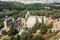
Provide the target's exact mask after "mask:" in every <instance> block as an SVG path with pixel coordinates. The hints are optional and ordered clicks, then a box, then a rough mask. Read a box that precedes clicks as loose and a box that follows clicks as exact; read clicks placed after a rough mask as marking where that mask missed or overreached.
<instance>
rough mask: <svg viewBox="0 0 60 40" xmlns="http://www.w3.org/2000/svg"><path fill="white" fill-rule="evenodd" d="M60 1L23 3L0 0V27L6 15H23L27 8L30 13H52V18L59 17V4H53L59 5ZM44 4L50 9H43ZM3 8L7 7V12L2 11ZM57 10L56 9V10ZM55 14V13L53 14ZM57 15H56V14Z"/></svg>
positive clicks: (46, 14) (15, 16)
mask: <svg viewBox="0 0 60 40" xmlns="http://www.w3.org/2000/svg"><path fill="white" fill-rule="evenodd" d="M59 4H60V3H51V4H41V3H35V4H23V3H17V2H1V1H0V27H3V21H4V19H6V18H8V17H14V18H15V19H16V18H17V17H19V16H20V17H25V14H26V10H29V11H30V13H31V15H45V16H49V15H52V18H54V17H55V18H59V17H60V10H59V9H60V6H57V7H56V6H53V5H59ZM45 6H47V7H48V6H49V7H50V9H47V10H46V11H45V10H44V9H45V8H44V7H45ZM3 9H8V10H9V11H8V12H5V11H4V12H3ZM57 10H58V11H57ZM54 14H55V15H54ZM56 15H57V16H56Z"/></svg>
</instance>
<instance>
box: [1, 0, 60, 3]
mask: <svg viewBox="0 0 60 40" xmlns="http://www.w3.org/2000/svg"><path fill="white" fill-rule="evenodd" d="M0 1H15V2H22V3H45V2H47V3H52V2H60V0H0Z"/></svg>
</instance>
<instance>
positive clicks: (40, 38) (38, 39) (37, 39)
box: [32, 34, 43, 40]
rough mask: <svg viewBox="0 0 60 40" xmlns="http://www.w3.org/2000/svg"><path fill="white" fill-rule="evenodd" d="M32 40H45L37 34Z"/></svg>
mask: <svg viewBox="0 0 60 40" xmlns="http://www.w3.org/2000/svg"><path fill="white" fill-rule="evenodd" d="M32 40H43V37H42V35H41V34H37V35H34V36H33V37H32Z"/></svg>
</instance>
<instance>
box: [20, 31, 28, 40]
mask: <svg viewBox="0 0 60 40" xmlns="http://www.w3.org/2000/svg"><path fill="white" fill-rule="evenodd" d="M20 40H27V32H26V31H23V32H22V34H21V38H20Z"/></svg>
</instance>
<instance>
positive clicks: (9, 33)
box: [8, 27, 18, 36]
mask: <svg viewBox="0 0 60 40" xmlns="http://www.w3.org/2000/svg"><path fill="white" fill-rule="evenodd" d="M17 33H18V30H17V29H16V28H15V27H11V28H10V30H9V31H8V35H9V36H13V35H16V34H17Z"/></svg>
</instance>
